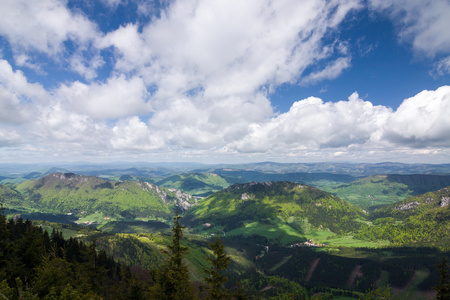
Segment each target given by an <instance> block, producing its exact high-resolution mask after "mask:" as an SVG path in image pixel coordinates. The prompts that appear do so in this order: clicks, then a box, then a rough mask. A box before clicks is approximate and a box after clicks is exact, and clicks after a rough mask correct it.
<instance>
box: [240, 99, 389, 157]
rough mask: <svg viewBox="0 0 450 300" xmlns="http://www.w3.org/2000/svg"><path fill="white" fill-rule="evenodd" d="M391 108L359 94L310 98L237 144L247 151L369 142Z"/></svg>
mask: <svg viewBox="0 0 450 300" xmlns="http://www.w3.org/2000/svg"><path fill="white" fill-rule="evenodd" d="M389 114H390V110H389V109H388V108H386V107H384V106H373V105H372V103H370V102H368V101H363V100H361V99H360V98H359V96H358V94H357V93H354V94H352V95H351V96H350V97H349V101H339V102H336V103H333V102H325V103H324V102H323V101H322V100H321V99H319V98H315V97H310V98H307V99H305V100H301V101H297V102H295V103H294V104H293V105H292V107H291V109H290V110H289V111H288V112H286V113H284V114H281V115H279V116H277V117H275V118H273V119H271V120H270V122H267V123H265V124H254V125H253V126H252V131H251V133H250V134H249V135H248V136H246V137H245V138H244V139H242V140H241V141H239V142H237V143H236V144H235V147H236V149H238V150H239V151H243V152H254V151H261V152H264V151H268V150H271V151H274V150H275V151H289V150H295V149H300V150H302V149H303V150H305V149H308V150H314V149H319V148H339V147H349V146H352V145H355V144H356V145H358V144H361V145H362V144H365V143H369V142H372V140H377V139H378V137H379V136H380V133H379V131H380V130H381V129H382V128H383V125H384V123H385V122H386V119H387V118H388V116H389Z"/></svg>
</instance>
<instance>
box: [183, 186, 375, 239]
mask: <svg viewBox="0 0 450 300" xmlns="http://www.w3.org/2000/svg"><path fill="white" fill-rule="evenodd" d="M365 218H366V215H365V214H364V212H363V211H362V209H360V208H358V207H356V206H354V205H352V204H349V203H348V202H345V201H343V200H341V199H339V198H338V197H336V196H333V195H331V194H329V193H326V192H324V191H321V190H319V189H316V188H314V187H311V186H306V185H300V184H296V183H292V182H264V183H256V182H253V183H247V184H235V185H233V186H230V187H229V188H227V189H225V190H223V191H220V192H217V193H214V194H212V195H211V196H209V197H207V198H205V199H202V200H200V201H199V202H198V204H197V205H196V206H194V207H192V208H191V209H190V210H189V211H187V213H186V217H185V221H186V222H187V224H190V225H191V226H193V227H195V226H199V225H201V224H205V223H208V224H212V225H214V226H221V227H222V228H223V230H224V231H225V232H228V233H229V234H232V233H234V234H241V233H242V234H244V235H249V234H252V233H253V234H258V233H257V230H258V229H261V228H270V227H271V228H272V230H269V232H268V233H270V231H272V232H274V231H279V232H280V235H284V241H285V242H289V241H291V240H292V239H289V238H287V237H288V236H289V235H292V238H293V239H295V238H297V239H298V237H299V236H301V232H302V230H303V227H302V226H303V224H305V223H308V224H310V225H311V226H314V227H315V228H322V229H329V230H331V231H332V232H336V233H343V232H348V231H353V230H356V229H357V228H359V227H360V226H361V222H360V220H365ZM225 232H224V233H225ZM230 232H231V233H230ZM260 235H264V234H260Z"/></svg>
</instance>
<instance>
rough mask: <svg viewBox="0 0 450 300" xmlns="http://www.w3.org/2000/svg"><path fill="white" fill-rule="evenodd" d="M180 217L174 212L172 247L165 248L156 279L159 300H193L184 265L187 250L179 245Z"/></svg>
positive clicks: (187, 273)
mask: <svg viewBox="0 0 450 300" xmlns="http://www.w3.org/2000/svg"><path fill="white" fill-rule="evenodd" d="M181 218H182V217H181V216H179V215H178V212H176V215H175V217H174V218H173V224H174V226H173V227H172V233H173V235H172V245H169V246H167V250H166V251H164V253H165V254H166V255H167V256H168V258H167V260H166V262H165V265H164V267H163V268H162V270H161V273H160V274H159V278H158V279H157V281H158V283H159V285H160V287H159V288H160V295H159V297H160V299H193V298H194V295H193V290H192V285H191V282H190V281H189V270H188V268H187V266H186V264H185V263H184V261H183V260H184V257H185V256H186V254H187V253H188V248H187V247H185V246H182V245H181V240H182V238H183V231H182V230H183V228H184V226H181V225H180V222H179V221H180V219H181Z"/></svg>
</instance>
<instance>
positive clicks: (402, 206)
mask: <svg viewBox="0 0 450 300" xmlns="http://www.w3.org/2000/svg"><path fill="white" fill-rule="evenodd" d="M419 205H420V202H418V201H413V202H408V203H404V204H400V205H397V206H395V207H394V209H396V210H409V209H412V208H416V207H418V206H419Z"/></svg>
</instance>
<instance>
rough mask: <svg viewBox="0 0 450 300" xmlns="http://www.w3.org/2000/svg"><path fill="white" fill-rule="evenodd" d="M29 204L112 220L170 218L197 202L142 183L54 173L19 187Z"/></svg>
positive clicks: (187, 196) (47, 210)
mask: <svg viewBox="0 0 450 300" xmlns="http://www.w3.org/2000/svg"><path fill="white" fill-rule="evenodd" d="M16 189H17V190H18V191H20V192H21V193H22V194H23V195H24V197H25V198H27V199H28V201H30V202H32V203H33V204H34V205H35V206H36V207H39V208H40V209H41V210H42V211H46V212H55V213H72V214H77V213H80V212H82V211H84V212H86V213H93V212H96V211H99V212H102V213H104V214H106V215H110V216H120V217H126V218H134V217H144V216H145V217H148V216H155V217H158V216H160V217H168V218H170V216H171V215H172V212H173V209H174V208H176V207H178V208H180V209H186V208H188V207H189V206H191V205H192V203H194V202H195V200H194V198H193V197H192V196H190V195H188V194H184V193H181V192H180V191H176V190H168V189H164V188H159V187H158V186H156V185H154V184H151V183H148V182H141V181H133V182H130V181H116V182H113V181H108V180H105V179H102V178H99V177H94V176H80V175H77V174H73V173H53V174H49V175H47V176H45V177H42V178H40V179H38V180H30V181H26V182H23V183H20V184H18V185H17V187H16Z"/></svg>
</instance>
